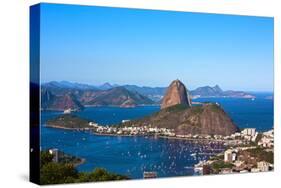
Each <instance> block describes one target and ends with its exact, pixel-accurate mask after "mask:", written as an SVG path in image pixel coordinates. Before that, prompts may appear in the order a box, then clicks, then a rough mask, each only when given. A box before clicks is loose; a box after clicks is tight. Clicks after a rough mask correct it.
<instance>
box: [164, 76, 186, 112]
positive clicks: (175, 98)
mask: <svg viewBox="0 0 281 188" xmlns="http://www.w3.org/2000/svg"><path fill="white" fill-rule="evenodd" d="M176 104H181V105H184V106H188V107H190V106H191V100H190V96H189V93H188V91H187V89H186V88H185V86H184V84H183V83H182V82H181V81H179V80H174V81H173V82H172V83H171V84H170V85H169V87H168V89H167V91H166V94H165V96H164V98H163V100H162V104H161V109H164V108H167V107H170V106H173V105H176Z"/></svg>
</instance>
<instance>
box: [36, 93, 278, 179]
mask: <svg viewBox="0 0 281 188" xmlns="http://www.w3.org/2000/svg"><path fill="white" fill-rule="evenodd" d="M195 101H201V102H202V101H212V102H218V103H220V104H221V105H222V107H223V108H224V109H225V111H226V112H227V113H228V114H229V115H230V116H231V118H232V119H233V120H234V122H235V123H236V124H237V125H238V126H239V127H240V128H245V127H255V128H257V129H258V130H260V131H265V130H269V129H271V128H272V127H273V101H272V100H268V99H264V98H257V99H256V100H254V101H252V100H250V99H231V98H207V99H197V100H195ZM158 110H159V106H143V107H136V108H118V107H89V108H86V109H85V110H84V111H81V112H77V115H79V116H80V117H83V118H87V119H89V120H92V121H95V122H97V123H100V124H103V125H110V124H115V123H119V122H121V121H122V120H124V119H134V118H139V117H143V116H145V115H149V114H151V113H154V112H157V111H158ZM59 114H61V112H42V114H41V147H42V149H47V148H53V147H55V148H58V149H60V150H62V151H64V152H66V153H69V154H72V155H75V156H78V157H82V158H85V159H86V162H85V163H84V164H82V165H80V166H79V167H78V170H80V171H91V170H93V169H94V168H95V167H103V168H106V169H108V170H109V171H112V172H116V173H120V174H125V175H128V176H130V177H131V178H142V176H143V171H156V172H157V173H158V176H159V177H169V176H181V175H193V174H194V171H193V169H192V168H191V167H192V166H193V165H194V164H196V163H197V162H199V161H200V160H204V159H207V158H208V157H209V156H210V155H212V154H214V153H217V152H220V151H221V149H223V146H222V145H216V144H214V143H209V144H200V143H194V142H190V141H183V140H174V139H162V138H152V137H120V136H97V135H93V134H91V133H89V132H78V131H68V130H61V129H54V128H47V127H45V126H44V124H45V122H46V120H48V119H50V118H54V117H56V116H57V115H59ZM195 154H196V155H195Z"/></svg>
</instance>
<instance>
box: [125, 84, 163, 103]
mask: <svg viewBox="0 0 281 188" xmlns="http://www.w3.org/2000/svg"><path fill="white" fill-rule="evenodd" d="M123 87H125V88H126V89H128V90H129V91H135V92H138V93H140V94H142V95H144V96H147V97H148V98H150V99H151V100H153V101H160V100H161V99H162V98H163V95H164V94H165V92H166V90H167V87H147V86H142V87H141V86H137V85H124V86H123Z"/></svg>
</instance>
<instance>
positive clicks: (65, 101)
mask: <svg viewBox="0 0 281 188" xmlns="http://www.w3.org/2000/svg"><path fill="white" fill-rule="evenodd" d="M41 109H42V110H58V111H64V110H66V109H72V110H82V109H83V105H82V104H81V103H80V102H79V101H78V99H77V98H76V97H75V96H74V95H73V94H71V93H67V94H64V95H54V94H53V93H52V92H51V91H49V90H42V91H41Z"/></svg>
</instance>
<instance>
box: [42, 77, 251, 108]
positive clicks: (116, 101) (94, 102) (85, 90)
mask: <svg viewBox="0 0 281 188" xmlns="http://www.w3.org/2000/svg"><path fill="white" fill-rule="evenodd" d="M166 91H167V87H147V86H137V85H117V84H110V83H104V84H102V85H100V86H94V85H89V84H81V83H73V82H68V81H60V82H57V81H52V82H48V83H44V84H42V85H41V108H42V110H65V109H69V108H70V109H73V110H81V109H83V108H84V107H85V106H121V107H134V106H138V105H152V104H159V103H160V102H161V100H162V98H163V96H164V95H165V93H166ZM189 93H190V94H191V95H192V98H200V97H232V98H255V96H254V95H251V94H249V93H246V92H243V91H231V90H229V91H223V90H222V89H221V88H220V87H219V86H218V85H216V86H214V87H210V86H204V87H199V88H197V89H195V90H192V91H189Z"/></svg>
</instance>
